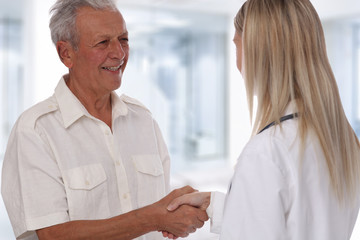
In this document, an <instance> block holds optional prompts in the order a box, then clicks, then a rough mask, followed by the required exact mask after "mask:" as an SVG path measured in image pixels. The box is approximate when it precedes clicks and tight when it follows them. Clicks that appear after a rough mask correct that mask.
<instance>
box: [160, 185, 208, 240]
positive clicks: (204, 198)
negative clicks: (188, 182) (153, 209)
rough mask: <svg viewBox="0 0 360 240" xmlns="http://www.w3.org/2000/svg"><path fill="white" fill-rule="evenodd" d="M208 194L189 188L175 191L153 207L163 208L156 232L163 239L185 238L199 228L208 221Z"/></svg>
mask: <svg viewBox="0 0 360 240" xmlns="http://www.w3.org/2000/svg"><path fill="white" fill-rule="evenodd" d="M210 195H211V194H210V193H209V192H198V191H196V190H194V189H193V188H192V187H190V186H186V187H183V188H179V189H176V190H174V191H172V192H171V193H170V194H168V195H167V196H166V197H164V198H163V199H161V200H160V201H159V202H157V203H155V204H154V205H159V206H160V207H161V208H162V209H163V208H165V212H163V213H164V215H163V221H162V224H161V226H159V228H158V231H160V232H162V234H163V236H164V237H167V238H170V239H177V238H178V237H187V236H188V235H189V234H190V233H193V232H195V231H196V229H197V228H201V227H202V226H203V225H204V223H205V222H206V221H207V220H208V219H209V217H208V215H207V213H206V209H207V208H208V206H209V204H210Z"/></svg>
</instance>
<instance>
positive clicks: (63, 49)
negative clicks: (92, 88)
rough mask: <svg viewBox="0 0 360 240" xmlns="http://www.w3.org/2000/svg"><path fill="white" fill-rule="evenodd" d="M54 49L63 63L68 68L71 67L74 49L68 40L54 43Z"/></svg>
mask: <svg viewBox="0 0 360 240" xmlns="http://www.w3.org/2000/svg"><path fill="white" fill-rule="evenodd" d="M56 50H57V52H58V55H59V58H60V60H61V61H62V62H63V64H64V65H65V66H66V67H67V68H69V69H70V68H72V66H73V56H74V52H75V51H74V48H73V47H72V46H71V44H70V43H69V42H65V41H59V42H57V43H56Z"/></svg>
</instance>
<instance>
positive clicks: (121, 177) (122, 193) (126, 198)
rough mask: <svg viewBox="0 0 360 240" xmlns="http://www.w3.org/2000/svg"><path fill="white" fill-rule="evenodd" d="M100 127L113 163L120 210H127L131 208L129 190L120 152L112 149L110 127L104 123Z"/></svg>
mask: <svg viewBox="0 0 360 240" xmlns="http://www.w3.org/2000/svg"><path fill="white" fill-rule="evenodd" d="M101 125H102V126H101V129H102V131H103V133H104V138H105V141H106V145H107V147H108V149H109V152H110V156H111V158H112V159H113V161H114V164H115V171H116V178H117V184H116V185H117V187H118V193H119V199H120V205H121V211H122V212H123V213H126V212H129V211H131V210H132V203H131V196H130V190H129V184H128V179H127V174H126V170H125V166H124V164H123V161H122V158H121V155H120V154H116V156H115V149H114V135H113V134H112V132H111V129H110V128H109V126H107V125H106V124H101Z"/></svg>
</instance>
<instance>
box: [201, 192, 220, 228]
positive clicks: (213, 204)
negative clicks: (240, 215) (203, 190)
mask: <svg viewBox="0 0 360 240" xmlns="http://www.w3.org/2000/svg"><path fill="white" fill-rule="evenodd" d="M224 203H225V194H224V193H222V192H211V198H210V205H209V207H208V208H207V210H206V212H207V214H208V216H209V218H210V232H212V233H217V234H220V231H221V224H222V218H223V211H224Z"/></svg>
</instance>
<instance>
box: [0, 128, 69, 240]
mask: <svg viewBox="0 0 360 240" xmlns="http://www.w3.org/2000/svg"><path fill="white" fill-rule="evenodd" d="M1 191H2V197H3V200H4V203H5V206H6V209H7V212H8V215H9V218H10V221H11V224H12V226H13V229H14V232H15V235H16V237H17V238H18V239H22V236H29V234H35V232H34V230H37V229H40V228H44V227H48V226H52V225H55V224H60V223H63V222H67V221H69V216H68V214H67V210H68V207H67V202H66V194H65V188H64V185H63V182H62V178H61V174H60V170H59V167H58V166H57V164H56V161H55V158H54V156H53V153H52V151H51V149H50V147H49V145H48V144H47V143H46V142H45V141H44V138H42V137H41V136H40V135H39V134H38V133H37V132H36V131H35V130H34V129H19V126H15V127H14V130H13V131H12V133H11V136H10V138H9V143H8V147H7V150H6V154H5V157H4V163H3V170H2V187H1Z"/></svg>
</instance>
